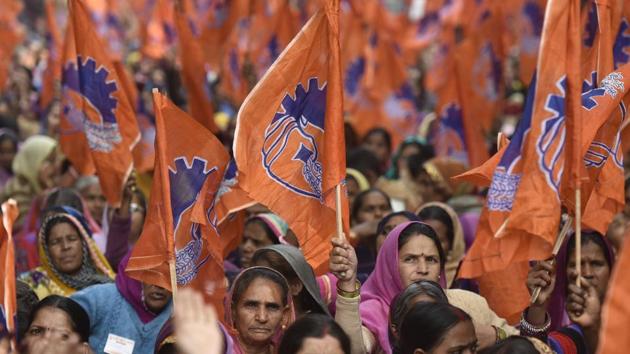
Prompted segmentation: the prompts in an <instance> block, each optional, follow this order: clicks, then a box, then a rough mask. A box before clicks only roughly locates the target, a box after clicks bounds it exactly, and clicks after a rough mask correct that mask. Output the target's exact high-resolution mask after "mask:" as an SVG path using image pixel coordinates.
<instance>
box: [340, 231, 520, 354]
mask: <svg viewBox="0 0 630 354" xmlns="http://www.w3.org/2000/svg"><path fill="white" fill-rule="evenodd" d="M333 247H334V248H333V250H332V253H331V259H330V269H331V271H333V273H334V274H335V275H336V276H337V277H338V278H339V282H338V284H337V287H338V289H339V291H341V292H340V293H339V296H338V299H337V303H338V305H337V314H336V317H335V318H336V319H337V320H338V321H340V323H341V324H342V327H343V328H344V329H345V330H346V332H347V333H348V334H349V335H350V337H351V338H352V340H353V344H354V343H355V342H356V343H359V346H360V347H361V348H362V349H363V350H362V351H356V352H357V353H361V352H364V353H371V352H375V351H378V350H380V351H383V352H386V353H391V347H390V343H389V334H388V332H389V326H388V325H387V323H388V318H389V309H390V305H391V302H392V300H393V299H394V297H395V296H396V295H398V294H399V293H400V292H402V290H403V289H405V288H406V287H407V286H409V285H410V284H411V283H414V282H417V281H420V280H431V281H434V282H436V283H440V285H441V286H442V287H443V286H444V284H445V283H444V275H443V274H444V264H445V259H446V258H445V256H444V253H443V251H442V248H441V244H440V241H439V239H438V236H437V235H436V234H435V231H433V229H432V228H431V227H430V226H428V225H427V224H424V223H421V222H406V223H403V224H401V225H398V226H397V227H396V228H394V229H393V230H392V231H391V232H390V234H389V235H388V236H387V238H386V239H385V242H384V243H383V246H382V247H381V249H380V251H379V254H378V257H377V260H376V267H375V268H374V272H373V273H372V274H371V275H370V277H369V278H368V280H367V281H366V282H365V284H364V285H363V288H362V289H361V297H362V298H361V305H360V319H361V321H362V323H363V326H365V328H366V329H367V331H365V330H361V329H359V330H357V326H356V312H354V311H352V309H350V306H344V307H343V310H344V311H343V313H340V307H339V303H340V301H341V302H345V303H352V301H351V299H350V298H349V297H348V296H344V295H345V294H346V293H352V292H353V289H354V291H356V294H357V295H358V290H357V289H356V275H355V274H354V271H353V267H354V264H356V263H355V261H354V258H355V256H354V255H353V250H352V249H351V247H350V246H349V245H345V244H340V243H339V242H338V240H333ZM445 292H446V295H447V297H448V299H449V303H451V304H452V305H454V306H458V307H460V308H462V309H463V310H464V311H466V312H467V313H468V314H469V315H470V316H471V317H472V318H473V320H474V323H475V328H476V332H477V335H478V337H479V341H480V344H481V345H482V346H484V347H485V346H489V345H491V344H493V343H495V342H496V341H497V340H499V339H501V338H504V337H505V336H506V335H508V334H515V333H517V332H516V330H515V329H513V328H512V327H510V326H508V325H507V323H506V321H505V320H503V319H501V318H499V317H498V316H497V315H496V314H495V313H494V312H493V311H492V310H491V309H490V307H489V306H488V303H487V302H486V301H485V299H484V298H483V297H481V296H479V295H477V294H475V293H472V292H469V291H465V290H458V289H448V290H446V291H445ZM342 294H344V295H342ZM352 294H353V295H354V293H352ZM357 303H358V301H357V300H356V299H355V300H354V304H355V306H356V304H357ZM357 337H358V338H360V339H358V340H357ZM353 350H354V349H353Z"/></svg>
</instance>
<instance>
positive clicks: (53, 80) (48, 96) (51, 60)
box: [39, 0, 62, 111]
mask: <svg viewBox="0 0 630 354" xmlns="http://www.w3.org/2000/svg"><path fill="white" fill-rule="evenodd" d="M44 10H45V13H46V29H47V33H46V47H47V49H48V56H47V58H46V69H45V70H44V73H43V75H42V88H41V91H40V95H39V108H40V110H41V111H45V110H46V109H47V108H48V106H49V105H50V103H51V102H52V101H53V99H54V98H55V94H56V92H55V90H56V87H57V85H58V84H59V82H61V49H62V37H61V32H59V27H58V26H57V20H56V18H55V3H54V1H53V0H46V1H45V2H44Z"/></svg>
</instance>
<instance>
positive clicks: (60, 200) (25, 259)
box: [15, 188, 94, 273]
mask: <svg viewBox="0 0 630 354" xmlns="http://www.w3.org/2000/svg"><path fill="white" fill-rule="evenodd" d="M62 206H67V207H71V208H73V209H75V210H79V211H82V215H83V217H84V218H85V219H86V221H87V225H88V227H89V229H90V231H91V232H92V233H91V235H93V231H94V229H93V228H92V226H93V225H94V224H92V222H91V221H93V220H92V219H91V218H90V214H89V212H87V213H86V209H84V208H83V203H82V201H81V197H80V196H79V194H78V193H77V192H75V191H74V190H73V189H71V188H53V189H51V190H50V192H49V193H48V194H46V195H45V196H41V197H37V198H35V199H34V200H33V202H32V203H31V208H30V210H29V211H28V215H27V216H26V218H24V224H23V226H22V229H21V230H20V232H19V233H18V235H17V236H16V238H15V243H16V270H17V271H18V272H20V273H23V272H26V271H29V270H30V269H32V268H35V267H37V266H38V265H40V261H39V249H38V242H37V234H38V233H39V230H40V228H41V223H42V221H43V220H44V219H46V217H48V216H49V213H50V212H51V210H53V209H54V208H56V207H62Z"/></svg>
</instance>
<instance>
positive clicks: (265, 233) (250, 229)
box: [238, 213, 289, 268]
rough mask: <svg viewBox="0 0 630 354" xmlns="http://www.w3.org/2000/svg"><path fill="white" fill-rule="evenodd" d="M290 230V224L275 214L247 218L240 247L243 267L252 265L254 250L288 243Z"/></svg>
mask: <svg viewBox="0 0 630 354" xmlns="http://www.w3.org/2000/svg"><path fill="white" fill-rule="evenodd" d="M288 230H289V225H287V223H286V222H284V220H282V219H280V218H279V217H278V216H276V215H275V214H271V213H263V214H258V215H254V216H252V217H250V218H249V219H247V221H246V222H245V229H244V230H243V239H242V240H241V244H240V245H239V247H238V249H239V255H240V266H241V267H242V268H247V267H249V266H251V262H252V257H253V256H254V252H256V250H258V249H259V248H262V247H265V246H269V245H275V244H279V243H287V242H286V240H285V236H286V235H287V232H288Z"/></svg>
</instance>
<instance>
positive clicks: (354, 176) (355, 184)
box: [346, 168, 370, 205]
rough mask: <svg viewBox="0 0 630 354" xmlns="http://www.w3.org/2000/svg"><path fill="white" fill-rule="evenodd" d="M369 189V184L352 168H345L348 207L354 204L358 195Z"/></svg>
mask: <svg viewBox="0 0 630 354" xmlns="http://www.w3.org/2000/svg"><path fill="white" fill-rule="evenodd" d="M368 189H370V182H369V181H368V179H367V178H366V177H365V176H364V175H363V173H361V171H359V170H356V169H354V168H346V190H347V191H348V205H353V204H354V199H355V198H356V197H357V195H359V193H361V192H363V191H366V190H368Z"/></svg>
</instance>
